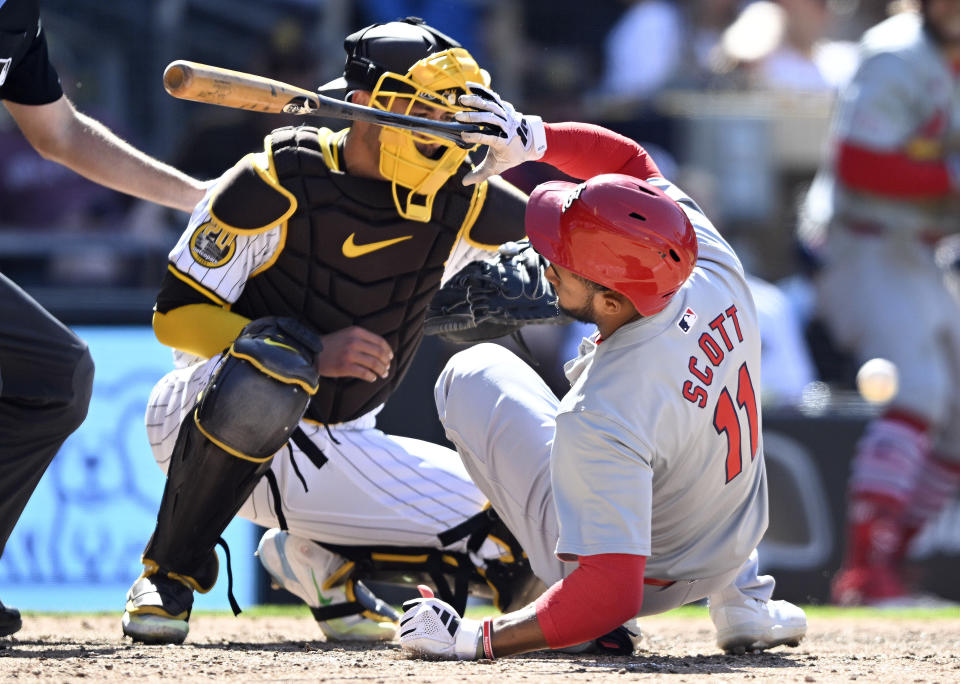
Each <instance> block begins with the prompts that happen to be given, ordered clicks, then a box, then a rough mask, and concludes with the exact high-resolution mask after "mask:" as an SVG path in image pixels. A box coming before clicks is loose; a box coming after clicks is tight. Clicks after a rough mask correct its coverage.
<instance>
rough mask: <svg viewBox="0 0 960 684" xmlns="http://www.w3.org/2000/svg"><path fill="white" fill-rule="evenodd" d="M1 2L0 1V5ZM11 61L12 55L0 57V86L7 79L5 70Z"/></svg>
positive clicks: (8, 69)
mask: <svg viewBox="0 0 960 684" xmlns="http://www.w3.org/2000/svg"><path fill="white" fill-rule="evenodd" d="M2 4H3V3H2V2H0V5H2ZM12 62H13V57H3V58H2V59H0V86H2V85H3V84H4V82H5V81H6V80H7V72H8V71H10V64H11V63H12Z"/></svg>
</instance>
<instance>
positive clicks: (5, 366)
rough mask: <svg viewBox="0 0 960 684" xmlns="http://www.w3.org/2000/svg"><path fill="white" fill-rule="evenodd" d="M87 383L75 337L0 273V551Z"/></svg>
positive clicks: (89, 366) (81, 413)
mask: <svg viewBox="0 0 960 684" xmlns="http://www.w3.org/2000/svg"><path fill="white" fill-rule="evenodd" d="M92 388H93V360H92V359H91V358H90V352H89V351H88V350H87V345H86V344H85V343H84V342H83V340H81V339H80V338H79V337H77V336H76V335H74V334H73V332H71V331H70V329H69V328H67V327H66V326H65V325H63V324H62V323H61V322H60V321H58V320H57V319H56V318H54V317H53V316H51V315H50V313H49V312H47V311H46V310H44V308H43V307H42V306H40V305H39V304H38V303H37V302H36V301H35V300H34V299H33V298H32V297H30V296H29V295H28V294H27V293H26V292H24V291H23V290H21V289H20V288H19V287H18V286H17V285H16V283H14V282H13V281H12V280H10V279H9V278H7V277H6V276H4V275H3V274H2V273H0V554H2V553H3V548H4V546H5V545H6V543H7V539H8V538H9V536H10V532H11V531H12V530H13V526H14V525H15V524H16V522H17V519H18V518H19V517H20V514H21V513H22V512H23V508H24V506H26V505H27V500H28V499H29V498H30V495H31V494H32V493H33V490H34V489H35V488H36V486H37V483H38V482H39V481H40V477H41V476H42V475H43V473H44V471H45V470H46V469H47V466H48V465H49V464H50V461H51V460H53V457H54V455H55V454H56V453H57V450H58V449H59V448H60V445H61V444H63V441H64V440H65V439H66V438H67V437H68V436H69V435H70V433H71V432H73V431H74V430H76V429H77V427H79V426H80V423H82V422H83V419H84V418H85V417H86V415H87V405H88V404H89V403H90V392H91V390H92Z"/></svg>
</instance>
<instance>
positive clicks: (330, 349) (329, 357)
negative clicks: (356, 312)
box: [313, 326, 393, 382]
mask: <svg viewBox="0 0 960 684" xmlns="http://www.w3.org/2000/svg"><path fill="white" fill-rule="evenodd" d="M321 342H322V343H323V349H322V350H320V352H318V353H317V355H316V356H315V357H314V362H313V366H314V368H316V369H317V372H318V373H319V374H320V376H321V377H327V378H360V379H361V380H366V381H367V382H373V381H374V380H376V379H377V378H385V377H387V374H388V373H389V372H390V362H391V361H392V360H393V350H392V349H390V345H389V344H387V341H386V340H385V339H383V338H382V337H380V335H377V334H376V333H373V332H370V331H369V330H367V329H366V328H361V327H359V326H351V327H349V328H343V329H342V330H337V331H335V332H332V333H330V334H329V335H324V336H323V337H322V338H321Z"/></svg>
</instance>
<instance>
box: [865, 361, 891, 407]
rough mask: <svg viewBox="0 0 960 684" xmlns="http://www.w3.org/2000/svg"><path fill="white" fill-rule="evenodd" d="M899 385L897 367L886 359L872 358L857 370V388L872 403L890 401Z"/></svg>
mask: <svg viewBox="0 0 960 684" xmlns="http://www.w3.org/2000/svg"><path fill="white" fill-rule="evenodd" d="M897 387H898V378H897V367H896V366H895V365H893V363H891V362H890V361H887V360H886V359H870V360H869V361H867V362H866V363H864V364H863V365H862V366H860V370H858V371H857V390H858V391H859V392H860V396H861V397H863V398H864V399H865V400H866V401H869V402H870V403H871V404H885V403H886V402H888V401H890V400H891V399H893V397H894V395H895V394H896V393H897Z"/></svg>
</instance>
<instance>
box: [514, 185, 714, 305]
mask: <svg viewBox="0 0 960 684" xmlns="http://www.w3.org/2000/svg"><path fill="white" fill-rule="evenodd" d="M526 225H527V235H529V237H530V241H531V242H532V243H533V246H534V247H535V248H536V249H537V251H538V252H540V253H541V254H543V255H544V256H545V257H546V258H547V259H549V260H550V261H553V262H556V263H557V264H559V265H560V266H563V267H564V268H566V269H568V270H570V271H573V272H574V273H576V274H577V275H580V276H583V277H584V278H587V279H589V280H592V281H594V282H596V283H599V284H601V285H603V286H605V287H608V288H610V289H611V290H615V291H616V292H619V293H621V294H623V295H624V296H626V297H627V299H629V300H630V302H631V303H632V304H633V305H634V307H636V309H637V311H638V312H639V313H640V314H641V315H643V316H650V315H653V314H655V313H657V312H659V311H661V310H662V309H663V308H664V307H665V306H666V305H667V303H668V302H669V301H670V298H671V297H673V295H674V294H676V292H677V290H679V289H680V286H681V285H683V283H684V282H686V280H687V278H688V277H689V276H690V273H692V272H693V267H694V265H695V263H696V261H697V236H696V233H695V232H694V230H693V225H692V224H691V223H690V219H689V218H687V215H686V214H685V213H684V211H683V209H682V208H681V207H680V205H679V204H677V203H676V202H674V201H673V200H672V199H671V198H670V197H668V196H667V195H666V194H665V193H664V192H663V191H662V190H660V189H659V188H657V187H655V186H653V185H651V184H649V183H647V182H646V181H642V180H640V179H638V178H633V177H632V176H625V175H622V174H604V175H601V176H596V177H594V178H591V179H590V180H588V181H586V182H584V183H580V184H579V185H577V184H574V183H566V182H563V181H554V182H550V183H544V184H542V185H540V186H538V187H537V188H536V189H535V190H534V191H533V194H532V195H531V196H530V200H529V202H528V203H527V219H526Z"/></svg>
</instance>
